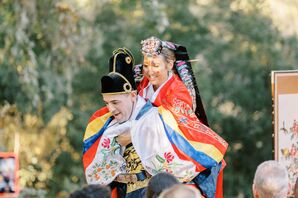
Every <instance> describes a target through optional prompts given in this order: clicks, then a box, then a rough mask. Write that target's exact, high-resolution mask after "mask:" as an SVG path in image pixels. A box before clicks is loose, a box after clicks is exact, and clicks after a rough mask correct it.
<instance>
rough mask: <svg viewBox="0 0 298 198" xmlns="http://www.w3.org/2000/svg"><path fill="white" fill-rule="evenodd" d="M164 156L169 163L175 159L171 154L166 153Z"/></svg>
mask: <svg viewBox="0 0 298 198" xmlns="http://www.w3.org/2000/svg"><path fill="white" fill-rule="evenodd" d="M163 156H164V157H165V159H166V160H167V162H168V163H170V162H171V161H173V159H174V156H173V155H172V154H171V152H165V153H164V154H163Z"/></svg>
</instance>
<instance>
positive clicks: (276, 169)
mask: <svg viewBox="0 0 298 198" xmlns="http://www.w3.org/2000/svg"><path fill="white" fill-rule="evenodd" d="M252 189H253V195H254V198H286V197H287V195H288V193H289V190H290V186H289V180H288V171H287V169H286V168H285V167H284V166H283V165H281V164H280V163H279V162H278V161H274V160H269V161H265V162H263V163H261V164H260V165H259V166H258V168H257V170H256V172H255V177H254V181H253V185H252Z"/></svg>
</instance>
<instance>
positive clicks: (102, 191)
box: [69, 185, 111, 198]
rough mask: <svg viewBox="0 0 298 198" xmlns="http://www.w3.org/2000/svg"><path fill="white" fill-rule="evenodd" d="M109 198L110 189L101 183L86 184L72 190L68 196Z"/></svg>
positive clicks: (74, 197) (75, 197)
mask: <svg viewBox="0 0 298 198" xmlns="http://www.w3.org/2000/svg"><path fill="white" fill-rule="evenodd" d="M98 197H100V198H110V197H111V189H110V188H109V187H108V186H103V185H88V186H85V187H83V188H82V189H79V190H76V191H74V192H72V193H71V194H70V196H69V198H98Z"/></svg>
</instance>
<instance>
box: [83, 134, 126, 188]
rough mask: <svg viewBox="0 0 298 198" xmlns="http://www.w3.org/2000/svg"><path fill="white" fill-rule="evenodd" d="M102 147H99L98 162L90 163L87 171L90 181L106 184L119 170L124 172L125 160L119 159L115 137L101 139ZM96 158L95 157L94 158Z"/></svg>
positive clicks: (118, 146)
mask: <svg viewBox="0 0 298 198" xmlns="http://www.w3.org/2000/svg"><path fill="white" fill-rule="evenodd" d="M101 146H102V147H103V148H102V149H100V153H98V154H97V155H99V156H100V158H99V160H98V162H95V163H94V164H92V167H90V170H89V171H88V173H87V177H88V178H89V181H90V182H98V183H99V184H106V182H107V181H109V180H111V179H112V178H114V177H115V176H116V174H117V173H118V172H119V171H120V172H125V161H124V160H123V162H121V160H119V157H117V156H118V155H119V152H120V145H119V144H117V143H116V141H115V138H113V139H112V141H111V140H110V139H109V138H105V139H103V142H102V143H101ZM95 159H96V158H95ZM119 169H120V170H119Z"/></svg>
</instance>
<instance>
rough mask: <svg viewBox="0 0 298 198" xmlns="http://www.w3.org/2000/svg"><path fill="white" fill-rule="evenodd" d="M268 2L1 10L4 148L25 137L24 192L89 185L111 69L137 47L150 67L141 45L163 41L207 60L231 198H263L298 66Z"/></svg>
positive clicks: (204, 66)
mask: <svg viewBox="0 0 298 198" xmlns="http://www.w3.org/2000/svg"><path fill="white" fill-rule="evenodd" d="M267 2H268V1H265V0H264V1H257V0H253V1H251V0H235V1H228V0H221V1H218V0H205V1H196V0H185V1H178V2H175V4H173V1H171V0H165V1H157V0H152V1H145V0H142V1H136V0H130V1H127V0H122V1H105V0H102V1H90V0H84V1H79V0H76V1H73V0H63V1H62V0H54V1H50V0H43V1H36V0H32V1H25V0H22V1H17V0H11V1H8V0H2V1H0V4H1V6H0V89H1V92H0V142H1V148H0V149H2V150H12V148H13V145H12V139H13V135H14V133H19V134H20V137H21V148H20V154H21V155H20V156H21V159H20V161H21V170H20V176H21V184H22V186H23V187H27V188H34V189H42V190H45V191H46V192H47V196H49V197H67V195H68V193H69V192H71V191H73V190H74V189H75V188H78V187H79V186H81V185H82V184H83V183H85V179H84V177H83V170H82V165H81V152H82V138H83V137H82V136H83V132H84V130H85V126H86V123H87V121H88V118H89V117H90V115H91V114H92V112H94V111H95V110H96V109H97V108H99V107H100V106H102V105H103V103H102V102H101V97H100V94H99V79H100V77H101V75H103V74H104V73H106V72H107V71H108V68H107V65H108V58H109V57H110V56H111V53H112V51H113V50H114V49H115V48H118V47H123V46H125V47H128V48H130V49H131V50H132V52H133V54H134V55H135V59H136V63H140V62H141V58H142V57H141V53H140V52H139V45H140V44H139V43H140V41H141V40H142V39H145V38H147V37H149V36H151V35H155V36H157V37H159V38H161V39H164V40H170V41H173V42H175V43H179V44H183V45H185V46H186V47H187V49H188V51H189V54H190V57H191V58H193V59H194V58H195V59H197V60H198V61H197V62H195V63H193V69H194V71H195V74H196V76H197V80H198V85H199V88H200V91H201V95H202V98H203V102H204V104H205V108H206V110H207V114H208V118H209V122H210V125H211V127H212V128H213V129H215V131H217V132H218V133H220V134H221V135H222V136H223V137H224V138H225V139H226V140H227V141H228V142H229V143H230V147H229V151H228V153H227V156H226V160H227V163H228V166H227V168H226V171H225V178H224V179H225V183H224V185H225V197H248V196H251V183H252V177H253V173H254V171H255V168H256V166H257V165H258V164H259V163H260V162H261V161H264V160H266V159H271V158H272V153H271V150H272V146H271V145H272V144H271V143H272V139H271V133H272V129H271V96H270V90H271V89H270V80H269V79H270V78H269V74H270V71H271V70H274V69H291V68H294V67H295V66H296V65H295V64H297V62H298V45H297V44H298V43H297V35H293V36H289V34H287V35H286V36H285V35H284V34H282V33H281V32H280V31H281V30H280V28H279V29H277V28H276V27H275V26H274V24H273V22H272V20H271V18H270V15H268V11H266V9H268V7H269V5H268V4H267ZM264 10H265V11H266V12H265V11H264ZM297 17H298V16H297ZM2 145H3V146H2ZM235 186H237V187H235ZM24 192H25V193H28V191H26V190H24ZM31 193H33V194H34V193H36V194H38V193H40V192H38V191H37V192H31ZM41 194H42V193H41Z"/></svg>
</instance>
